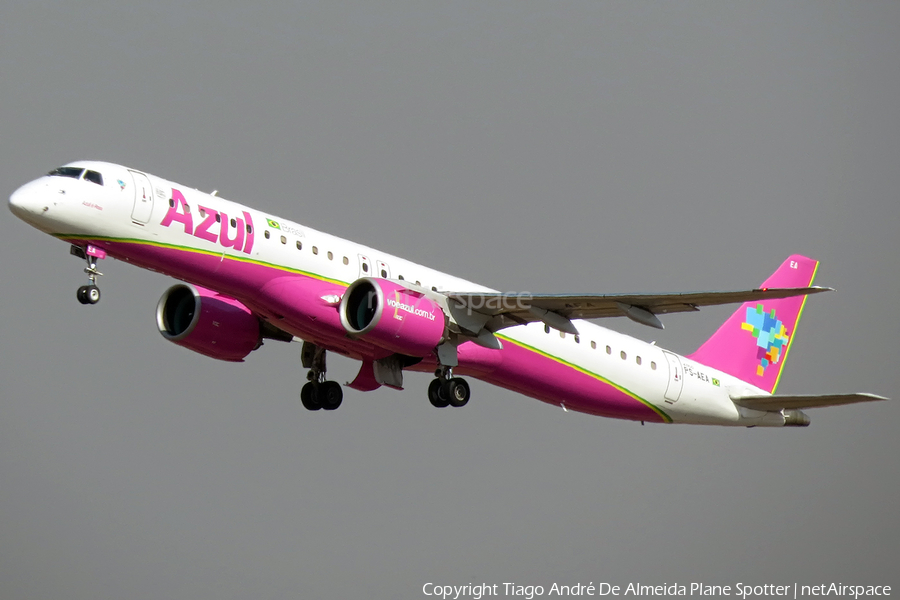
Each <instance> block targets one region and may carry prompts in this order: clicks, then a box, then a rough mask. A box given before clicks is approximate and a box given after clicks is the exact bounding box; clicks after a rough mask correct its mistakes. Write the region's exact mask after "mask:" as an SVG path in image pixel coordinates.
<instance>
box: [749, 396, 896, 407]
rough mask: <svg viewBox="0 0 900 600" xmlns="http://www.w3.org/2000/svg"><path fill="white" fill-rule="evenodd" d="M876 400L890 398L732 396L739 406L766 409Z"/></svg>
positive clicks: (838, 404)
mask: <svg viewBox="0 0 900 600" xmlns="http://www.w3.org/2000/svg"><path fill="white" fill-rule="evenodd" d="M875 400H888V398H885V397H884V396H877V395H875V394H824V395H778V396H739V397H733V398H732V401H733V402H734V403H735V404H737V405H738V406H743V407H744V408H750V409H753V410H766V411H779V410H785V409H788V410H790V409H801V408H818V407H820V406H840V405H842V404H854V403H856V402H871V401H875Z"/></svg>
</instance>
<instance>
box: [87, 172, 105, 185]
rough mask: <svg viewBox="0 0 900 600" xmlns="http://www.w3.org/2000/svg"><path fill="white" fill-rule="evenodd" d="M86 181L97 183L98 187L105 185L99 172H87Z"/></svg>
mask: <svg viewBox="0 0 900 600" xmlns="http://www.w3.org/2000/svg"><path fill="white" fill-rule="evenodd" d="M84 179H85V181H90V182H91V183H96V184H97V185H103V176H102V175H100V173H98V172H97V171H85V172H84Z"/></svg>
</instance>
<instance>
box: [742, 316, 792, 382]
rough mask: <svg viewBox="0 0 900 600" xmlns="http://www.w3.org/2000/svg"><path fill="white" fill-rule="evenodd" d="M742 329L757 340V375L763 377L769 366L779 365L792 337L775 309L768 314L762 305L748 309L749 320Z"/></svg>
mask: <svg viewBox="0 0 900 600" xmlns="http://www.w3.org/2000/svg"><path fill="white" fill-rule="evenodd" d="M741 329H743V330H745V331H749V332H750V333H751V334H753V337H755V338H756V346H757V348H756V357H757V358H758V359H759V365H758V366H757V367H756V374H757V375H759V376H760V377H762V375H763V374H764V373H765V372H766V367H768V366H769V365H777V364H778V361H779V360H781V357H782V356H783V355H784V349H785V348H786V347H787V345H788V341H789V340H790V336H788V334H787V331H785V329H784V323H782V322H781V321H780V320H779V319H778V318H777V317H776V316H775V309H772V311H771V312H769V313H766V312H765V309H764V308H763V305H762V304H757V305H756V308H753V307H752V306H748V307H747V318H746V320H745V321H744V322H743V323H741Z"/></svg>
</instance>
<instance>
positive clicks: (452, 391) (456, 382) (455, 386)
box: [441, 377, 470, 407]
mask: <svg viewBox="0 0 900 600" xmlns="http://www.w3.org/2000/svg"><path fill="white" fill-rule="evenodd" d="M441 391H442V392H443V395H444V396H445V397H446V398H447V399H448V402H449V403H450V406H454V407H460V406H465V405H466V403H467V402H468V401H469V395H470V393H469V384H468V383H466V380H465V379H462V378H461V377H454V378H453V379H448V380H447V381H444V382H443V383H442V384H441Z"/></svg>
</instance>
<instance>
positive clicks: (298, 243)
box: [297, 240, 303, 250]
mask: <svg viewBox="0 0 900 600" xmlns="http://www.w3.org/2000/svg"><path fill="white" fill-rule="evenodd" d="M297 250H303V244H302V243H301V242H300V240H297Z"/></svg>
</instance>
